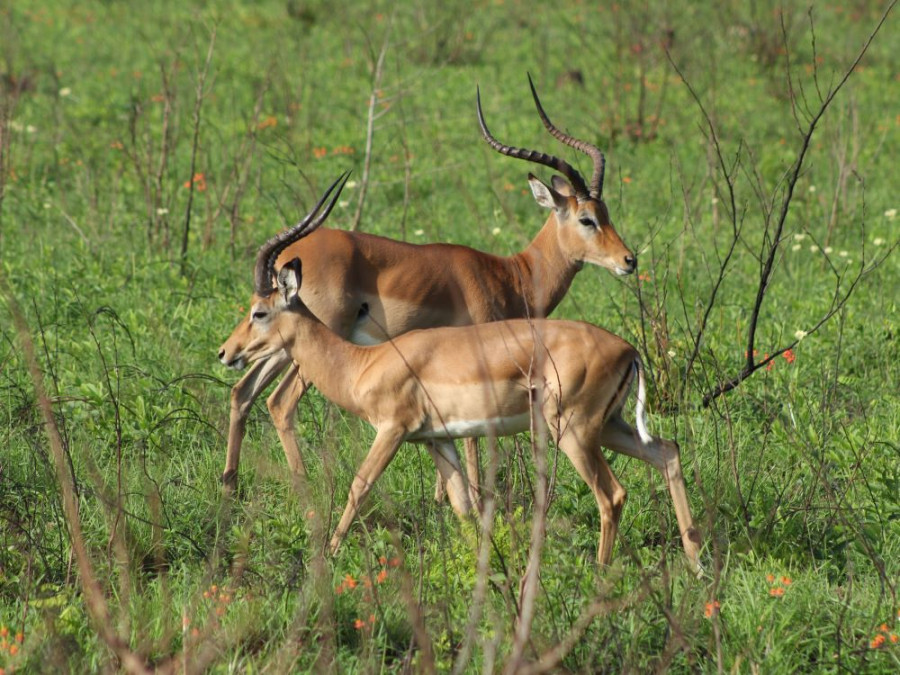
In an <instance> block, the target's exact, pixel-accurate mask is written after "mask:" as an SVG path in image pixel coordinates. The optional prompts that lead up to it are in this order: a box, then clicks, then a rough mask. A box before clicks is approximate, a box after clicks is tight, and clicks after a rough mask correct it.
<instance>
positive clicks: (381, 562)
mask: <svg viewBox="0 0 900 675" xmlns="http://www.w3.org/2000/svg"><path fill="white" fill-rule="evenodd" d="M378 564H379V565H387V558H385V557H384V556H381V557H380V558H379V559H378Z"/></svg>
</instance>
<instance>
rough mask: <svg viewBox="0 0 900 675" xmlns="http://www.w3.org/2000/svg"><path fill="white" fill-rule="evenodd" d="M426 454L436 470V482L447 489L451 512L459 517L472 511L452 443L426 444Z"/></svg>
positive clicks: (464, 479) (466, 482) (436, 442)
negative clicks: (439, 482) (451, 507)
mask: <svg viewBox="0 0 900 675" xmlns="http://www.w3.org/2000/svg"><path fill="white" fill-rule="evenodd" d="M428 452H429V454H431V458H432V459H433V460H434V463H435V466H437V469H438V481H442V484H443V485H445V486H446V487H447V495H448V496H449V497H450V504H451V505H452V506H453V510H454V511H456V513H457V514H459V515H460V516H464V515H466V514H468V513H469V512H470V511H471V510H472V501H471V499H470V496H469V485H468V481H467V480H466V477H465V476H464V475H463V472H462V466H460V463H459V455H458V454H456V446H455V445H454V444H453V441H435V442H433V443H429V444H428Z"/></svg>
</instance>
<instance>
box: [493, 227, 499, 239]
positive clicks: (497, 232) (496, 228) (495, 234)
mask: <svg viewBox="0 0 900 675" xmlns="http://www.w3.org/2000/svg"><path fill="white" fill-rule="evenodd" d="M491 234H492V235H494V236H495V237H496V236H497V235H498V234H500V228H499V227H495V228H494V229H493V230H491Z"/></svg>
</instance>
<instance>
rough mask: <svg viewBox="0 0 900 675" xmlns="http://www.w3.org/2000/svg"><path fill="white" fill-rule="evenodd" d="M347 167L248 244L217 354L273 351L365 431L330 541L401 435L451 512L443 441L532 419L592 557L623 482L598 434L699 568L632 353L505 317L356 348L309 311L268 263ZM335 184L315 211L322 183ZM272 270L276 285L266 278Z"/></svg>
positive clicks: (566, 330)
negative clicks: (629, 404) (571, 487)
mask: <svg viewBox="0 0 900 675" xmlns="http://www.w3.org/2000/svg"><path fill="white" fill-rule="evenodd" d="M341 181H346V174H345V175H344V176H343V177H341V178H339V179H338V181H336V182H335V183H334V184H333V185H332V186H331V188H329V190H328V192H326V193H325V196H323V197H322V199H321V200H320V201H319V203H318V205H317V206H316V207H315V208H314V209H313V211H312V212H311V213H310V214H309V215H308V216H307V217H306V218H305V219H304V220H303V221H302V222H301V223H299V224H297V225H296V226H294V227H293V228H291V229H290V230H289V231H287V232H284V233H282V234H280V235H278V236H276V237H274V238H273V239H271V240H269V241H268V242H267V243H266V244H265V245H264V246H263V247H262V248H260V250H259V254H258V257H257V261H256V271H255V293H254V295H253V298H252V308H251V310H250V321H249V323H248V327H247V331H246V341H245V343H244V344H243V345H242V346H241V348H240V349H239V350H237V351H236V352H234V353H233V354H229V355H228V356H227V357H223V361H225V362H226V363H230V362H231V361H233V360H234V359H240V360H241V361H247V362H252V361H257V360H265V359H269V358H272V357H274V356H276V355H279V354H282V353H285V354H288V355H289V358H291V359H292V360H293V362H294V363H296V364H297V366H298V367H299V368H300V369H301V371H302V372H303V376H304V379H305V380H306V381H309V382H310V383H312V384H314V385H315V386H316V388H317V389H319V391H321V392H322V394H323V395H324V396H325V397H326V398H328V399H329V400H331V401H332V402H334V403H336V404H337V405H339V406H341V407H342V408H344V409H346V410H348V411H350V412H352V413H354V414H355V415H358V416H359V417H361V418H363V419H365V420H366V421H367V422H369V423H370V424H371V425H372V426H373V427H375V429H376V436H375V441H374V443H373V444H372V447H371V449H370V450H369V453H368V455H367V456H366V458H365V459H364V461H363V463H362V464H361V465H360V467H359V469H358V470H357V472H356V476H355V477H354V479H353V483H352V485H351V487H350V496H349V499H348V501H347V505H346V507H345V509H344V513H343V515H342V516H341V520H340V522H339V523H338V525H337V528H336V530H335V532H334V535H333V537H332V539H331V543H330V550H331V551H332V552H335V551H336V550H337V549H338V547H339V546H340V544H341V541H342V540H343V538H344V536H345V535H346V534H347V531H348V530H349V528H350V525H351V523H352V521H353V519H354V517H355V516H356V513H357V511H358V509H359V506H360V504H361V503H362V501H363V499H364V498H365V497H366V495H367V494H368V492H369V490H370V489H371V488H372V485H373V484H374V483H375V481H376V480H377V479H378V477H379V476H380V475H381V474H382V472H383V471H384V470H385V468H386V467H387V466H388V464H389V463H390V462H391V460H392V459H393V457H394V455H395V454H396V452H397V450H398V449H399V447H400V445H401V444H402V443H403V442H404V441H414V442H421V443H425V444H426V445H427V446H428V450H429V453H430V454H431V456H432V458H433V459H434V461H435V463H436V464H437V468H438V471H439V472H440V474H441V476H442V477H443V478H444V480H445V482H446V485H447V492H448V494H449V497H450V502H451V504H452V505H453V507H454V509H455V510H456V511H457V512H458V513H460V514H464V513H466V512H468V511H469V510H470V509H471V506H472V504H471V501H470V496H469V491H468V485H467V482H466V478H465V477H464V476H463V474H462V472H461V468H460V463H459V457H458V456H457V454H456V448H455V446H454V444H453V439H454V438H459V437H472V436H485V435H491V436H498V435H508V434H513V433H516V432H519V431H524V430H526V429H528V428H529V427H530V424H531V421H532V417H533V416H538V415H539V416H541V417H543V419H544V420H545V421H546V424H547V429H548V430H549V431H550V433H551V435H552V437H553V439H554V440H555V442H556V443H557V445H558V446H559V448H560V449H561V450H562V451H563V452H564V453H565V454H566V456H567V457H568V458H569V459H570V460H571V461H572V463H573V464H574V465H575V468H576V470H577V471H578V473H579V474H580V475H581V477H582V478H583V479H584V481H585V482H586V483H587V484H588V486H589V487H590V488H591V490H592V491H593V493H594V497H595V498H596V500H597V505H598V507H599V511H600V523H601V531H600V542H599V545H598V549H597V560H598V562H600V563H602V564H606V563H608V562H609V560H610V557H611V555H612V548H613V543H614V541H615V535H616V530H617V527H618V522H619V518H620V516H621V512H622V506H623V505H624V502H625V489H624V488H623V487H622V485H621V484H620V483H619V482H618V481H617V480H616V477H615V476H614V475H613V472H612V470H611V469H610V467H609V465H608V464H607V462H606V460H605V458H604V456H603V453H602V452H601V447H600V446H601V445H602V446H606V447H608V448H610V449H612V450H615V451H617V452H621V453H624V454H626V455H629V456H631V457H636V458H638V459H640V460H643V461H645V462H647V463H649V464H650V465H652V466H654V467H655V468H656V469H658V470H659V471H660V472H661V473H662V475H663V477H664V478H665V481H666V484H667V486H668V488H669V492H670V493H671V496H672V501H673V503H674V506H675V515H676V518H677V520H678V527H679V529H680V531H681V539H682V544H683V546H684V550H685V553H686V554H687V557H688V560H689V561H690V563H691V565H692V566H693V567H694V568H695V569H696V568H698V553H699V534H698V532H697V531H696V530H695V528H694V525H693V520H692V518H691V513H690V509H689V507H688V501H687V495H686V490H685V483H684V478H683V476H682V471H681V460H680V458H679V450H678V445H677V444H675V443H674V442H672V441H667V440H664V439H661V438H655V437H653V436H651V435H650V433H649V432H648V431H647V427H646V423H645V419H644V371H643V368H642V366H641V361H640V358H639V356H638V352H637V351H636V350H635V349H634V348H633V347H632V346H631V345H629V344H628V343H627V342H625V341H624V340H622V339H621V338H619V337H616V336H615V335H613V334H611V333H609V332H607V331H605V330H603V329H601V328H597V327H595V326H592V325H590V324H586V323H581V322H574V321H550V320H545V319H516V320H509V321H498V322H493V323H486V324H480V325H473V326H464V327H445V328H432V329H429V330H419V331H413V332H410V333H405V334H403V335H400V336H397V337H395V338H393V339H392V340H391V341H390V342H384V343H380V344H376V345H369V346H360V345H357V344H353V343H352V342H348V341H347V340H345V339H344V338H343V337H341V336H340V335H338V334H336V333H335V332H334V331H333V330H332V329H331V328H329V327H328V326H326V325H325V324H324V323H322V321H320V320H319V319H318V318H317V317H316V316H315V314H313V313H312V312H311V311H310V309H309V308H308V307H307V305H306V303H305V302H304V301H303V299H302V298H301V296H300V288H301V284H302V275H301V265H300V260H299V259H297V258H295V259H293V260H291V261H288V262H287V263H286V264H284V265H282V267H281V268H280V270H278V271H277V273H276V261H277V260H278V258H279V255H280V254H281V253H282V251H283V250H284V249H285V248H287V247H288V246H290V245H291V244H292V243H293V242H295V241H298V240H299V239H301V238H302V237H305V236H307V235H308V234H310V233H311V232H312V231H314V230H315V229H316V228H317V227H318V226H319V225H321V223H322V222H323V221H324V220H325V219H326V218H327V217H328V214H329V213H330V211H331V209H332V207H333V206H334V204H335V201H336V200H337V198H338V195H339V194H340V191H341V188H343V183H342V182H341ZM339 183H340V185H339V187H338V189H337V191H336V192H335V195H334V197H332V198H331V201H330V202H329V203H328V205H327V206H326V208H325V209H324V211H322V212H321V213H318V212H319V210H320V209H321V207H322V204H323V203H324V202H325V201H326V200H327V198H328V195H329V193H330V192H331V191H332V190H333V189H334V187H335V186H336V185H338V184H339ZM276 275H277V287H276V286H273V285H272V282H273V280H274V279H275V278H276ZM635 376H636V377H637V380H638V395H637V406H636V417H637V430H636V431H635V429H633V428H632V427H630V426H629V425H628V424H627V423H626V422H625V421H624V420H623V419H622V408H623V406H624V404H625V400H626V398H627V395H628V392H629V389H630V387H631V384H632V381H633V380H634V379H635Z"/></svg>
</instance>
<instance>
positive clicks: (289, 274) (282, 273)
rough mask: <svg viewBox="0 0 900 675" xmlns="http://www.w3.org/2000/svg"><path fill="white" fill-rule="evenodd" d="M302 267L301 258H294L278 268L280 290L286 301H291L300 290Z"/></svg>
mask: <svg viewBox="0 0 900 675" xmlns="http://www.w3.org/2000/svg"><path fill="white" fill-rule="evenodd" d="M301 267H302V265H301V263H300V258H294V259H293V260H291V261H290V262H288V263H286V264H285V265H284V267H282V268H281V269H280V270H278V291H279V292H280V293H281V297H282V298H283V299H284V301H285V302H290V300H291V298H293V297H294V296H295V295H297V293H298V292H299V291H300V281H301V279H302V276H303V275H302V274H301Z"/></svg>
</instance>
